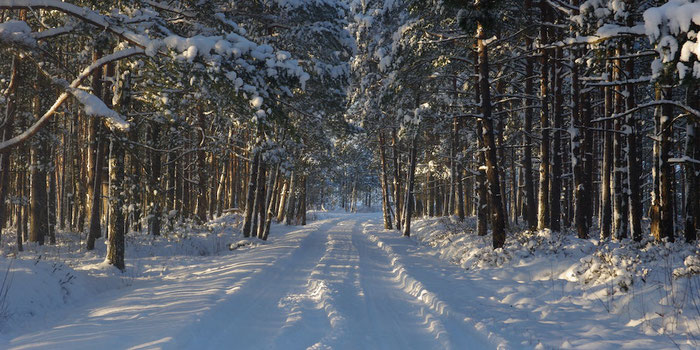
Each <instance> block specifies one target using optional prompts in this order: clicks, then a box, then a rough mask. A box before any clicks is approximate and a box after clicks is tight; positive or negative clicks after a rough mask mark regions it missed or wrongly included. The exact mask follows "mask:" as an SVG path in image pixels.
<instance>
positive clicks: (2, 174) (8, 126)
mask: <svg viewBox="0 0 700 350" xmlns="http://www.w3.org/2000/svg"><path fill="white" fill-rule="evenodd" d="M22 12H23V13H24V10H23V11H22ZM21 62H22V61H21V58H20V57H19V56H17V55H14V56H12V66H11V68H10V83H9V84H8V86H7V89H6V91H7V94H6V96H7V102H6V104H5V119H4V120H3V122H2V125H3V127H2V130H0V142H2V141H5V140H8V139H10V138H12V129H13V128H14V122H15V116H16V114H17V97H18V96H17V85H19V84H20V78H21V75H20V65H21ZM10 153H11V148H9V149H7V150H5V151H2V152H0V237H2V229H3V228H4V227H5V223H6V222H7V217H9V216H10V215H9V213H10V209H9V208H7V207H6V206H5V197H6V196H7V194H8V193H10V174H11V173H10ZM21 244H22V242H21V240H20V242H18V247H21ZM20 250H21V249H20Z"/></svg>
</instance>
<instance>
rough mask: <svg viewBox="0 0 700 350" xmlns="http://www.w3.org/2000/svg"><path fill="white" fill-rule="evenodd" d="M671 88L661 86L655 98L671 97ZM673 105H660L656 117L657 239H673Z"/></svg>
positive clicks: (664, 98)
mask: <svg viewBox="0 0 700 350" xmlns="http://www.w3.org/2000/svg"><path fill="white" fill-rule="evenodd" d="M671 92H672V91H671V88H670V87H662V88H660V89H659V90H657V99H660V100H667V99H671V96H672V94H671ZM672 114H673V106H672V105H669V104H664V105H662V106H661V115H660V117H659V118H658V125H659V126H658V132H657V135H656V137H657V138H658V139H659V140H660V142H659V190H658V194H659V219H658V220H659V230H658V235H657V236H656V239H657V240H662V239H667V240H669V241H670V242H673V240H674V238H675V237H674V234H673V231H674V225H673V188H672V186H673V185H672V181H673V169H672V167H671V164H670V163H669V162H668V160H669V158H671V152H672V144H671V135H672V132H673V130H672V129H671V125H672V122H671V121H672V119H673V115H672Z"/></svg>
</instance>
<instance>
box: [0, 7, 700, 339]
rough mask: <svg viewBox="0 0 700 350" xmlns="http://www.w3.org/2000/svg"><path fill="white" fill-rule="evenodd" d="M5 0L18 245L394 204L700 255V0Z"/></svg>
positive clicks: (6, 230) (113, 248) (695, 265)
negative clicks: (670, 246) (676, 248)
mask: <svg viewBox="0 0 700 350" xmlns="http://www.w3.org/2000/svg"><path fill="white" fill-rule="evenodd" d="M0 16H1V17H2V19H1V23H0V44H1V45H0V56H1V57H2V59H1V60H0V89H1V91H2V93H1V94H0V104H1V105H2V112H0V240H2V241H3V244H2V246H3V248H2V255H4V256H10V255H12V256H13V257H17V258H21V257H22V254H23V251H24V250H30V251H32V250H36V249H37V247H40V246H44V245H47V246H52V245H59V246H60V244H61V240H62V235H64V234H65V235H68V234H72V235H77V237H78V238H77V239H78V241H79V245H80V249H81V251H88V252H89V251H92V250H93V249H95V247H96V245H98V246H99V245H100V244H104V245H106V251H105V256H103V257H102V258H104V259H105V261H106V262H107V264H109V265H113V266H115V267H116V268H118V269H119V270H121V271H126V270H127V265H128V260H129V256H127V254H126V253H125V252H126V251H127V249H126V246H127V245H128V244H129V243H128V242H129V236H130V235H140V234H143V235H148V236H152V237H162V236H165V237H169V236H172V235H174V233H175V232H177V231H178V230H179V228H181V227H183V225H190V226H189V227H204V226H203V225H205V224H206V223H208V222H210V221H212V220H216V218H220V217H222V215H227V214H232V215H238V216H239V217H240V223H239V225H240V226H237V228H236V229H237V230H239V231H236V232H240V235H241V236H242V237H244V238H246V239H251V241H255V240H258V239H259V240H262V241H265V240H268V236H269V235H270V231H271V227H274V225H276V224H283V225H290V226H294V225H307V217H309V215H308V213H309V212H314V213H317V212H323V211H326V210H334V209H340V210H344V211H346V212H352V213H354V212H361V211H363V210H370V208H379V210H381V213H382V216H381V218H382V224H383V228H384V229H386V230H399V231H400V232H401V235H403V236H409V237H410V236H411V233H412V229H414V228H413V227H412V223H413V225H415V223H416V221H417V220H421V219H425V218H433V217H447V218H451V219H450V220H452V222H458V223H462V224H463V223H465V222H467V223H469V224H468V225H466V224H465V225H466V226H465V227H468V228H467V230H469V232H470V233H473V234H474V235H476V236H480V237H485V238H487V239H488V240H489V242H490V246H491V248H492V249H493V250H494V251H496V252H500V251H502V250H503V249H504V246H505V245H506V243H507V242H508V241H509V240H515V239H516V238H515V237H521V236H520V234H522V233H525V234H531V235H536V233H537V232H561V233H563V234H567V235H570V236H572V237H575V238H577V239H580V240H584V241H595V242H596V245H597V246H598V247H605V246H610V247H616V246H617V244H620V243H624V244H630V245H631V246H633V247H639V249H642V247H645V246H647V245H652V246H659V247H663V246H664V245H668V244H671V243H674V244H675V242H676V241H678V242H679V244H683V245H685V246H684V247H685V248H684V249H687V250H689V251H691V252H694V255H695V258H693V254H691V255H690V257H689V258H688V259H686V260H685V261H686V267H687V271H688V272H687V273H688V274H690V275H693V274H696V275H697V274H699V273H700V259H698V258H697V255H698V254H699V252H700V247H698V241H697V238H698V231H700V130H698V129H699V128H700V89H699V87H700V37H699V36H698V32H700V2H698V1H695V0H585V1H584V0H502V1H496V0H314V1H312V0H237V1H226V0H114V1H98V0H66V1H61V0H0ZM472 219H473V220H472ZM471 223H473V227H472V226H471ZM253 239H255V240H253ZM517 239H519V238H517ZM7 242H9V243H7ZM231 243H235V242H231ZM635 244H636V245H635ZM42 249H43V248H42ZM679 258H680V259H681V260H682V259H684V258H685V256H683V257H679ZM688 261H690V262H688ZM696 327H697V326H696ZM691 333H692V332H691ZM697 334H698V333H697V332H696V333H695V336H696V337H697ZM694 344H695V345H697V344H698V343H697V338H695V343H694Z"/></svg>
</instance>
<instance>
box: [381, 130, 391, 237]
mask: <svg viewBox="0 0 700 350" xmlns="http://www.w3.org/2000/svg"><path fill="white" fill-rule="evenodd" d="M385 144H386V142H384V133H383V132H382V131H381V130H380V131H379V161H380V163H381V166H382V169H381V171H382V176H381V181H382V211H383V213H384V228H385V229H387V230H391V229H392V224H391V207H390V206H389V183H388V180H387V176H386V155H385V152H384V145H385Z"/></svg>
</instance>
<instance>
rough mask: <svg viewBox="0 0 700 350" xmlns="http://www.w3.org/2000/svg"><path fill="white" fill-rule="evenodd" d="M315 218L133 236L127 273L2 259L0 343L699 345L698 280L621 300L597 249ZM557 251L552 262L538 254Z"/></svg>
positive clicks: (435, 223)
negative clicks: (247, 232)
mask: <svg viewBox="0 0 700 350" xmlns="http://www.w3.org/2000/svg"><path fill="white" fill-rule="evenodd" d="M317 216H318V220H315V221H313V222H311V223H310V224H309V225H307V226H304V227H300V226H298V227H293V226H289V227H288V226H283V225H274V226H273V229H272V232H271V235H270V240H269V241H268V242H266V243H261V242H259V241H255V240H251V241H247V242H245V241H244V242H240V243H241V245H242V246H241V247H239V248H237V249H235V250H233V251H229V250H228V249H227V245H228V243H234V246H236V245H237V243H239V242H238V240H240V237H239V236H237V231H236V230H235V229H233V228H232V227H235V226H236V224H237V222H236V221H237V220H238V218H237V217H235V216H234V215H228V216H224V217H222V218H219V219H217V220H214V221H213V222H211V223H209V224H208V226H207V229H206V230H205V231H204V232H193V233H191V234H189V235H183V234H182V233H180V234H179V236H177V237H175V236H173V237H170V238H168V239H166V238H159V239H153V238H146V237H139V238H132V241H130V242H128V247H127V248H128V250H127V254H128V256H127V260H128V266H127V272H126V273H124V274H122V273H120V272H118V271H116V270H114V269H113V268H111V267H109V266H106V265H104V263H102V262H101V259H100V258H99V257H100V256H104V255H103V252H102V251H100V249H104V247H103V246H100V247H98V250H97V252H84V251H83V252H81V251H79V250H78V251H73V250H71V248H70V247H71V243H70V242H68V243H64V245H63V247H64V251H63V252H62V253H60V254H59V253H57V252H56V249H55V248H43V247H29V249H28V250H29V251H30V252H31V253H30V254H34V255H33V256H34V258H30V259H27V258H26V257H24V258H23V259H13V260H11V259H7V258H2V260H0V263H1V264H0V269H2V271H10V274H9V276H10V277H11V278H10V280H11V283H8V282H5V283H3V286H2V289H3V290H7V293H6V296H5V297H3V296H2V295H3V293H4V292H3V290H0V312H2V313H1V314H0V316H2V318H3V319H4V322H3V323H2V324H0V327H1V328H0V348H8V349H95V348H100V349H157V348H163V349H225V348H235V349H305V348H312V349H488V348H494V349H495V348H503V349H532V348H536V349H559V348H580V349H676V348H681V349H697V348H698V344H699V343H698V339H697V338H696V337H697V336H698V333H697V332H698V329H699V328H700V309H699V308H698V303H700V298H699V297H698V290H697V289H695V288H697V286H699V285H700V284H695V285H693V284H692V283H698V278H697V277H698V274H697V273H689V275H690V276H689V277H683V276H680V277H678V279H680V280H682V279H685V280H682V281H681V282H675V287H674V282H669V283H670V285H671V289H670V293H672V294H673V293H675V294H673V295H669V292H668V291H666V289H664V285H663V284H661V285H656V284H653V283H652V282H646V281H645V282H644V285H641V286H638V284H641V282H637V284H634V281H635V278H636V277H634V276H635V275H634V274H632V276H633V277H631V280H622V281H623V282H624V283H627V284H629V285H630V286H628V287H626V289H625V291H624V293H623V291H620V290H617V291H616V290H615V287H614V286H613V287H608V286H607V284H606V283H610V284H611V285H612V284H613V283H615V284H616V285H617V286H618V289H619V286H620V283H621V282H620V281H621V280H620V279H613V280H612V281H613V282H610V281H608V280H606V279H602V278H601V277H600V275H602V273H598V275H597V276H598V279H596V281H597V282H599V283H593V282H591V280H592V279H593V277H591V276H594V275H595V273H592V272H591V271H593V270H594V269H592V268H591V266H592V265H593V263H585V264H584V261H587V260H585V258H586V257H587V256H595V253H594V252H593V251H595V250H596V248H595V247H591V246H590V245H589V244H587V243H585V242H584V243H582V244H579V245H577V246H571V247H566V248H567V249H564V247H561V246H560V247H559V248H560V249H559V251H558V252H551V250H552V249H551V247H552V246H555V245H553V244H551V243H550V244H543V243H542V242H544V241H547V239H539V240H538V239H534V240H533V241H535V242H539V243H538V244H537V245H536V246H534V245H528V244H520V245H518V246H519V247H520V248H521V249H519V250H516V249H513V248H512V247H513V246H515V244H516V243H517V242H519V240H518V239H512V241H514V242H516V243H514V244H512V245H511V247H510V248H509V247H506V249H504V250H502V251H498V252H496V253H491V254H487V253H486V252H487V249H486V248H485V246H484V247H476V246H473V245H474V244H486V243H487V241H486V240H483V239H482V238H481V237H478V238H477V237H475V236H474V235H473V234H470V233H469V232H466V231H464V230H463V229H460V231H459V232H457V231H456V230H455V225H456V224H455V223H454V222H452V221H450V220H449V219H428V220H422V221H419V222H418V223H417V224H416V226H415V232H416V234H415V237H412V238H410V239H407V238H404V237H400V235H399V234H398V233H397V232H396V231H385V230H383V228H382V226H381V216H380V214H378V213H369V214H345V213H321V214H317ZM467 237H470V238H469V242H471V243H468V244H467V243H465V240H466V238H467ZM537 237H540V238H541V237H542V236H541V235H540V236H537ZM550 238H551V237H550ZM76 240H77V241H78V243H79V240H80V239H79V238H76ZM550 241H551V240H550ZM149 242H150V244H149ZM446 242H450V244H449V245H448V244H447V243H446ZM474 242H477V243H474ZM560 242H561V241H560ZM566 242H567V241H566V240H564V243H566ZM78 243H75V242H74V244H73V245H75V244H78ZM244 243H245V244H244ZM591 244H592V243H591ZM470 245H472V246H470ZM60 246H61V245H59V247H60ZM544 246H547V247H549V248H550V249H549V250H550V253H548V254H543V256H542V255H539V254H537V255H536V254H532V253H533V252H534V251H536V250H537V249H539V248H538V247H544ZM460 247H462V248H460ZM464 247H471V248H472V249H471V250H470V251H477V252H481V253H479V254H480V255H479V254H477V255H479V257H478V260H479V261H482V262H484V263H475V261H476V260H477V259H476V258H475V257H474V254H472V253H469V254H471V255H469V256H466V255H465V254H467V253H466V251H464V250H460V249H463V248H464ZM4 249H7V248H4ZM668 249H672V248H668ZM679 249H680V248H679ZM683 249H685V250H682V251H680V254H678V255H683V254H686V253H687V252H690V253H689V254H697V251H694V249H696V247H692V246H691V247H690V248H683ZM541 250H542V249H540V251H541ZM564 251H568V253H566V254H565V253H563V252H564ZM686 251H687V252H686ZM4 252H6V250H4V251H3V253H4ZM528 252H529V253H528ZM572 252H573V253H572ZM4 255H6V254H3V256H4ZM686 255H687V256H690V257H691V258H690V260H693V259H692V255H688V254H686ZM458 257H462V258H458ZM622 260H624V259H622ZM685 260H688V259H685ZM685 260H684V259H682V258H681V263H680V265H679V266H683V261H685ZM667 261H668V260H667ZM10 263H12V265H11V266H10ZM691 263H694V262H692V261H691ZM582 264H583V265H585V266H587V268H586V269H583V268H581V266H582ZM671 264H676V265H678V264H677V263H671ZM598 265H599V266H602V265H605V264H598ZM624 265H625V266H627V264H626V263H625V264H624ZM633 265H634V264H633ZM637 265H639V264H637ZM637 265H634V267H635V269H636V268H637V267H638V266H637ZM686 265H687V264H686ZM611 266H612V265H611ZM674 266H675V265H674ZM693 266H694V265H693ZM672 268H673V266H669V269H672ZM691 268H692V266H690V267H686V270H690V269H691ZM679 269H683V267H678V268H676V269H675V270H676V271H675V272H678V271H680V270H679ZM584 270H585V271H584ZM598 270H601V269H600V268H598ZM623 270H624V269H623ZM2 271H0V272H2ZM634 271H636V270H634ZM681 272H683V271H680V272H678V273H681ZM686 272H688V271H686ZM668 273H669V274H670V273H671V272H668ZM587 274H588V275H587ZM589 275H590V276H589ZM653 276H654V273H649V272H647V273H646V274H644V277H645V278H647V279H649V280H650V281H651V278H652V277H653ZM659 276H665V273H664V272H663V271H660V272H659ZM575 277H580V279H583V277H587V279H588V282H589V283H588V285H587V284H585V283H583V282H581V281H579V280H578V279H577V278H575ZM588 277H590V278H588ZM675 280H676V279H674V278H673V277H671V281H675ZM6 281H7V280H6ZM633 285H634V287H633ZM674 288H675V289H674ZM674 291H675V292H674ZM681 292H683V293H681ZM606 293H607V294H608V296H606V295H605V294H606ZM659 293H662V294H664V295H665V299H664V300H665V301H664V300H659V299H658V297H657V294H659ZM681 294H682V296H683V298H684V299H683V302H684V304H683V305H680V306H679V305H678V303H679V302H680V301H679V300H676V299H678V298H680V297H681ZM639 298H648V300H646V301H644V303H646V304H645V305H636V304H635V303H637V302H639ZM663 298H664V297H663V295H662V299H663ZM659 303H661V304H662V305H661V307H659V306H658V304H659ZM665 303H670V304H669V305H668V307H666V308H664V307H663V304H665ZM673 303H676V305H675V306H674V304H673ZM693 305H694V306H693ZM676 306H678V307H676ZM625 308H627V309H626V310H625ZM637 308H643V309H645V311H644V312H643V317H642V319H640V318H639V317H638V316H637V311H635V310H636V309H637ZM664 310H666V311H664ZM667 311H668V312H676V313H677V314H678V315H675V316H673V315H670V314H668V315H665V314H663V313H664V312H667ZM660 312H661V313H662V314H661V315H659V313H660ZM659 322H660V323H659ZM668 322H671V323H673V324H670V325H669V324H667V323H668ZM659 325H660V326H659ZM659 327H661V328H659Z"/></svg>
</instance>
